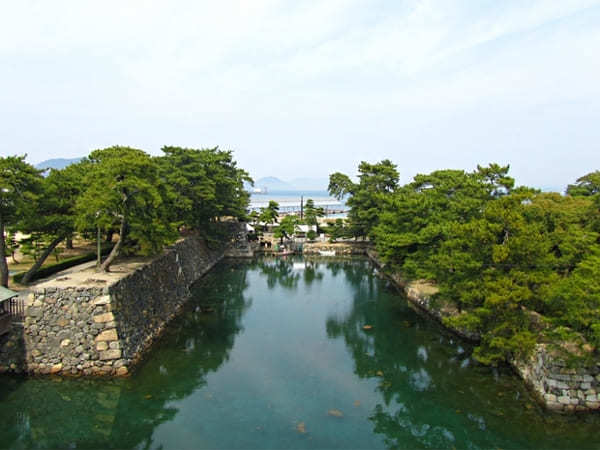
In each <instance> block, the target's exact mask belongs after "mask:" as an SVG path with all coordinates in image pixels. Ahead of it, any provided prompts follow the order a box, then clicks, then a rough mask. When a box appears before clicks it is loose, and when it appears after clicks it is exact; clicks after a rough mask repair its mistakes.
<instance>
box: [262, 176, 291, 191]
mask: <svg viewBox="0 0 600 450" xmlns="http://www.w3.org/2000/svg"><path fill="white" fill-rule="evenodd" d="M254 187H255V188H261V189H262V188H265V187H266V188H267V189H268V190H269V191H293V190H294V187H293V186H292V185H291V184H290V183H287V182H285V181H282V180H280V179H279V178H277V177H264V178H259V179H258V180H256V181H255V182H254Z"/></svg>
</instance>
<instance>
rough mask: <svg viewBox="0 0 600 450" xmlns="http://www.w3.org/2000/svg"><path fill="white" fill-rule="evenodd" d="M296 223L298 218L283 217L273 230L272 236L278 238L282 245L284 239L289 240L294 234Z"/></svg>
mask: <svg viewBox="0 0 600 450" xmlns="http://www.w3.org/2000/svg"><path fill="white" fill-rule="evenodd" d="M298 223H299V219H298V216H295V215H290V216H285V217H284V218H283V219H281V223H280V224H279V226H278V227H276V228H275V230H274V232H273V235H274V236H275V238H278V239H279V240H280V242H281V243H283V239H284V238H285V239H289V238H290V237H291V236H292V235H293V234H294V231H296V226H297V225H298Z"/></svg>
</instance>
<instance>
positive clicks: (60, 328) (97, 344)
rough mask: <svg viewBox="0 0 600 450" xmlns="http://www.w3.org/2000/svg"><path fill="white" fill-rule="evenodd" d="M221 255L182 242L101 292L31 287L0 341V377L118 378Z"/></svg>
mask: <svg viewBox="0 0 600 450" xmlns="http://www.w3.org/2000/svg"><path fill="white" fill-rule="evenodd" d="M223 254H224V248H222V249H218V250H211V249H209V248H208V247H207V246H206V244H205V243H204V241H202V240H201V239H198V238H196V237H188V238H186V239H185V240H182V241H180V242H178V243H176V244H175V245H174V246H172V247H171V248H169V249H167V250H166V251H165V252H164V253H163V254H162V255H160V256H158V257H156V258H154V259H153V260H151V261H149V262H147V263H146V264H142V265H140V266H139V267H137V268H136V269H134V270H133V271H132V272H130V273H128V274H126V275H125V276H123V277H121V278H119V279H118V280H117V281H115V282H113V283H110V284H108V285H106V286H104V287H89V285H90V284H93V283H94V282H95V281H98V280H94V279H88V280H86V281H85V282H84V284H85V286H59V287H56V286H49V285H48V283H44V284H42V285H40V287H37V288H34V289H32V292H31V293H30V294H29V296H28V297H27V299H26V302H25V319H24V322H23V324H22V326H16V327H15V328H14V329H13V332H12V333H11V334H10V335H7V336H4V337H2V338H1V340H0V372H6V371H10V372H17V373H21V372H26V373H36V374H62V375H113V376H115V375H116V376H119V375H126V374H127V373H128V372H129V371H130V370H131V368H132V367H133V365H135V363H136V362H137V361H138V360H139V359H140V357H141V356H142V354H143V352H144V350H145V349H147V348H148V346H149V345H150V344H151V343H152V341H153V340H154V339H156V337H158V336H159V335H160V334H161V332H162V331H163V329H164V327H165V325H166V324H167V323H168V322H169V321H170V320H171V319H172V318H173V316H174V315H175V314H176V313H177V312H178V311H179V309H180V308H181V307H182V306H183V304H184V303H185V301H186V300H187V299H188V298H189V295H190V289H189V288H190V285H191V284H192V283H193V282H195V281H196V280H198V279H199V278H200V277H202V275H204V274H205V273H206V272H207V271H209V270H210V269H211V268H212V267H213V266H214V265H215V264H216V263H217V262H218V261H219V260H220V259H221V258H222V257H223ZM65 278H66V277H65ZM57 280H60V278H59V279H57ZM50 284H52V283H51V282H50ZM63 284H64V282H63Z"/></svg>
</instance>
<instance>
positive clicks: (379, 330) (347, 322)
mask: <svg viewBox="0 0 600 450" xmlns="http://www.w3.org/2000/svg"><path fill="white" fill-rule="evenodd" d="M340 270H341V271H342V272H343V273H344V275H345V277H346V279H347V280H348V282H349V283H351V284H352V286H353V287H354V291H355V295H354V298H353V302H352V305H351V308H350V309H349V310H348V312H347V313H346V314H345V315H344V316H343V317H340V316H338V315H331V316H329V317H328V318H327V322H326V329H327V333H328V336H329V337H330V338H343V339H344V341H345V342H346V345H347V347H348V349H349V350H350V352H351V354H352V357H353V359H354V364H355V367H354V371H355V373H356V374H357V375H358V376H359V377H361V378H365V379H368V378H371V379H374V380H377V390H378V391H379V392H380V394H381V401H380V402H378V404H377V405H376V406H375V408H374V410H373V411H372V414H371V417H370V420H372V421H373V425H374V431H375V432H376V433H380V434H382V435H383V436H384V440H385V442H386V445H388V446H389V447H392V448H396V447H406V446H407V445H408V446H411V445H413V446H423V445H426V446H434V447H449V446H452V445H456V442H458V441H461V442H467V441H465V440H464V439H465V438H466V436H465V435H463V436H459V435H457V434H458V433H461V432H460V431H459V432H457V430H461V429H463V430H464V429H465V427H464V426H461V422H462V421H463V420H464V419H465V418H466V419H467V420H471V421H481V420H483V419H482V418H481V417H480V416H477V414H472V415H471V416H468V415H467V414H465V415H464V416H463V415H461V414H459V413H456V409H460V408H462V406H460V405H464V401H465V398H464V396H465V395H475V396H477V395H480V394H478V393H477V392H474V391H471V392H468V391H469V386H468V384H464V383H463V382H464V381H465V376H466V375H467V372H468V371H469V369H468V366H469V365H470V364H472V363H471V360H470V356H469V353H470V352H469V351H467V350H466V348H465V346H460V345H458V344H457V343H454V341H453V340H452V337H451V336H448V335H445V334H443V333H441V332H440V330H433V329H432V325H431V324H430V323H428V322H427V320H428V319H424V318H422V317H420V316H419V315H418V314H416V313H415V312H414V311H412V310H411V309H410V308H409V307H408V306H407V304H406V302H405V301H403V299H402V298H401V296H400V293H399V292H398V291H396V290H395V289H394V288H393V287H392V286H390V285H389V284H386V282H383V281H381V280H378V279H377V277H376V276H375V274H374V273H373V272H371V273H368V272H367V273H366V272H365V268H364V267H361V266H360V265H351V264H348V265H343V266H342V268H341V269H340ZM366 325H369V326H370V327H371V328H370V329H365V328H364V327H365V326H366ZM367 328H368V327H367ZM457 391H460V392H457ZM441 393H442V395H443V396H454V400H453V399H448V398H447V397H446V398H444V399H443V401H440V400H441V399H440V394H441ZM444 405H446V406H444ZM448 405H449V406H448ZM454 406H455V407H454ZM483 426H485V423H484V424H483ZM463 434H464V432H463Z"/></svg>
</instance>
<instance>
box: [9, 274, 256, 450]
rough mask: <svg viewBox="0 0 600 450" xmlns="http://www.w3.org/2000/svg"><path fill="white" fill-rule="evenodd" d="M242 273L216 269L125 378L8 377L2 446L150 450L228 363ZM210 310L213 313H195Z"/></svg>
mask: <svg viewBox="0 0 600 450" xmlns="http://www.w3.org/2000/svg"><path fill="white" fill-rule="evenodd" d="M246 288H247V282H246V270H243V269H242V270H238V269H237V268H236V267H235V266H233V265H228V264H222V265H220V266H218V267H217V268H215V269H214V270H213V271H212V272H211V273H209V274H208V275H207V276H206V277H205V278H204V279H203V280H202V282H201V283H200V284H199V285H197V286H195V289H194V298H192V299H191V300H190V301H189V302H188V303H187V304H186V306H185V309H184V311H183V312H182V314H181V315H179V316H178V317H177V318H176V319H175V320H174V321H173V322H172V323H171V324H169V327H168V329H167V331H166V332H165V334H164V335H163V337H162V338H161V340H160V341H159V342H158V343H157V344H156V347H155V348H153V350H152V351H151V353H150V354H148V355H147V357H146V360H145V361H144V363H143V364H142V366H141V367H140V368H139V370H138V371H137V372H136V373H135V374H134V376H132V377H131V378H128V379H118V380H93V379H92V380H91V379H59V378H57V379H55V380H51V379H47V378H44V379H30V380H27V381H23V380H18V379H14V380H13V381H11V383H12V384H15V386H13V387H10V386H7V387H10V393H9V394H8V395H7V396H6V397H5V402H4V405H3V406H2V408H0V420H1V421H2V425H0V427H2V428H0V435H1V436H2V438H3V442H2V446H8V447H11V448H18V447H50V448H57V447H60V448H64V447H87V448H90V447H91V448H115V447H116V448H131V447H140V448H154V447H155V446H156V444H155V443H154V442H153V440H152V435H153V432H154V430H155V429H156V427H157V426H158V425H160V424H161V423H163V422H166V421H169V420H172V419H173V418H174V417H175V415H176V414H177V412H178V409H177V407H176V406H175V405H176V401H177V400H181V399H183V398H185V397H187V396H189V395H190V394H192V393H193V392H194V391H196V390H197V389H199V388H201V387H202V386H204V385H205V384H206V376H207V375H208V374H209V373H210V372H214V371H216V370H217V369H218V368H219V367H220V366H221V365H222V364H223V363H224V362H225V361H227V360H228V358H229V354H230V352H231V349H232V348H233V345H234V341H235V338H236V336H237V335H238V333H239V332H240V331H241V330H242V323H241V322H242V317H243V315H244V313H245V311H246V310H247V309H248V307H249V306H250V304H251V299H248V298H246V297H245V296H244V291H245V290H246ZM205 305H211V308H212V309H214V312H212V313H205V312H202V311H203V310H205V308H203V306H205Z"/></svg>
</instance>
